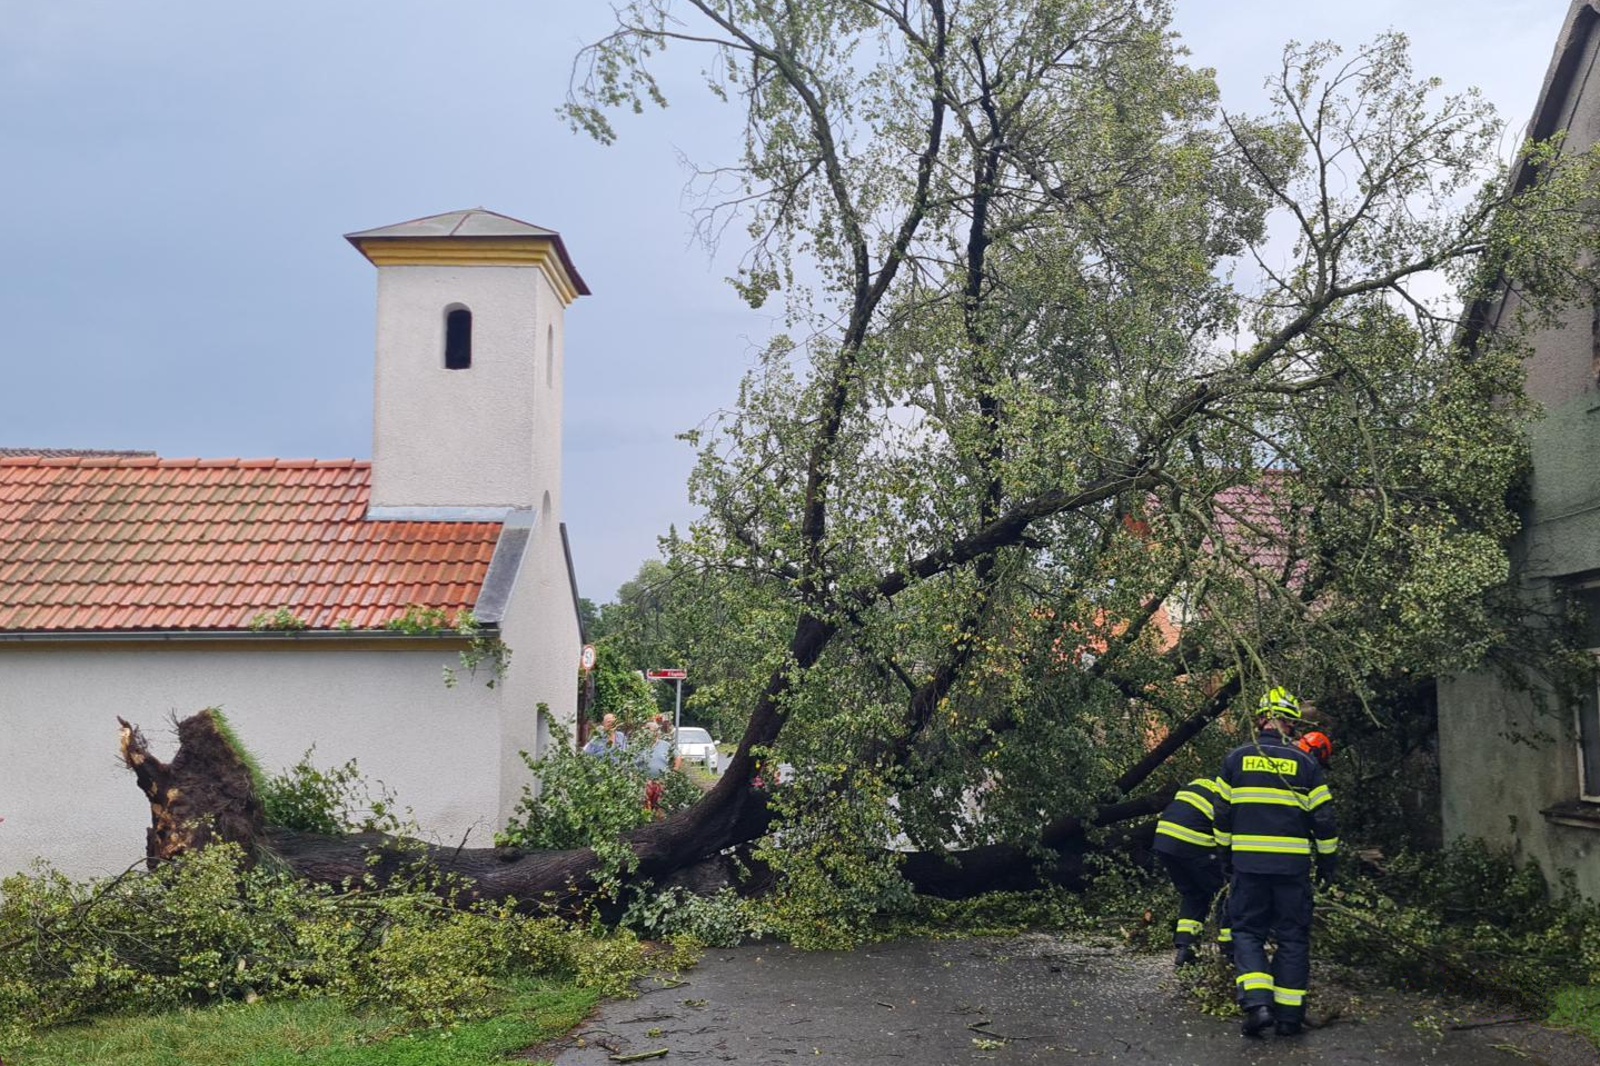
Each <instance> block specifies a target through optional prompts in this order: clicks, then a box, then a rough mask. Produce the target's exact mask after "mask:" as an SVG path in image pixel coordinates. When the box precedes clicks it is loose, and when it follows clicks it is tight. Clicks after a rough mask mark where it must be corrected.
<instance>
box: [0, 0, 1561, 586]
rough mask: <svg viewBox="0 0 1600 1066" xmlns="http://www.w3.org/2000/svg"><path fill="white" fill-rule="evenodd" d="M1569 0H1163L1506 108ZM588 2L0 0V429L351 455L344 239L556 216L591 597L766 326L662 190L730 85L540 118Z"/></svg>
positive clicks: (672, 517)
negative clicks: (1404, 64)
mask: <svg viewBox="0 0 1600 1066" xmlns="http://www.w3.org/2000/svg"><path fill="white" fill-rule="evenodd" d="M1566 9H1567V4H1566V2H1565V0H1538V2H1534V0H1492V2H1491V0H1450V2H1449V3H1446V2H1444V0H1392V2H1390V3H1379V2H1372V0H1344V2H1342V3H1323V4H1310V3H1297V2H1285V0H1177V12H1178V29H1179V30H1180V32H1181V33H1182V34H1183V36H1184V38H1185V40H1186V41H1187V43H1188V45H1189V47H1190V49H1191V50H1192V52H1193V61H1194V62H1195V63H1196V64H1198V65H1204V66H1213V67H1215V68H1217V70H1218V77H1219V80H1220V81H1221V83H1222V87H1223V94H1224V102H1225V104H1227V105H1228V106H1229V107H1231V108H1233V109H1236V110H1246V111H1248V110H1255V109H1258V108H1259V106H1260V103H1261V96H1260V85H1261V82H1262V79H1263V77H1264V76H1265V75H1266V73H1267V72H1268V71H1269V70H1270V69H1271V68H1272V66H1273V65H1274V64H1275V62H1276V61H1277V58H1278V54H1279V52H1280V50H1281V48H1282V45H1283V43H1284V42H1285V41H1287V40H1289V39H1291V38H1295V39H1300V40H1314V39H1323V38H1330V39H1333V40H1336V41H1339V42H1341V43H1345V44H1349V45H1354V44H1358V43H1360V42H1361V41H1364V40H1367V39H1369V38H1371V37H1372V36H1373V35H1374V34H1376V33H1378V32H1381V31H1382V30H1384V29H1389V28H1393V29H1398V30H1401V31H1404V32H1405V33H1407V34H1408V35H1409V36H1410V37H1411V38H1412V42H1413V46H1414V57H1415V60H1416V66H1417V69H1418V71H1419V72H1421V73H1430V74H1437V75H1438V76H1440V77H1442V78H1444V79H1445V81H1446V83H1447V85H1449V86H1451V87H1465V86H1467V85H1478V86H1479V87H1481V88H1482V89H1483V90H1484V91H1485V93H1486V94H1487V95H1488V97H1489V99H1490V100H1492V101H1493V102H1494V103H1495V104H1496V105H1497V106H1498V107H1499V108H1500V109H1501V111H1502V112H1503V114H1504V115H1505V116H1506V118H1507V119H1508V120H1509V121H1510V124H1511V126H1512V128H1513V130H1514V131H1520V130H1521V129H1522V127H1523V126H1524V124H1525V123H1526V121H1527V119H1528V116H1529V114H1530V112H1531V110H1532V107H1533V103H1534V98H1535V95H1536V93H1537V91H1538V87H1539V84H1540V81H1541V80H1542V78H1543V76H1544V71H1545V67H1546V65H1547V63H1548V62H1549V58H1550V53H1551V50H1552V48H1553V46H1554V43H1555V37H1556V34H1557V32H1558V30H1559V28H1560V24H1561V21H1562V18H1563V17H1564V15H1565V13H1566ZM608 25H609V7H608V5H607V4H606V3H604V2H602V0H567V2H558V0H452V2H449V3H443V2H432V3H429V2H423V0H337V2H329V0H273V2H271V3H257V4H227V3H217V2H215V0H0V26H3V27H4V29H3V30H0V202H3V203H4V204H5V210H6V213H7V216H8V217H7V221H6V223H5V224H4V226H3V228H0V232H3V234H4V236H3V237H0V321H4V322H5V323H6V324H7V330H6V331H5V335H4V340H3V341H0V361H3V365H4V385H3V387H0V447H17V446H29V447H79V448H87V447H94V448H140V449H151V450H155V451H157V452H159V453H160V454H162V455H164V456H168V457H185V456H196V455H198V456H207V457H221V456H242V457H251V458H256V457H268V456H279V457H283V458H326V459H334V458H347V457H357V458H363V457H366V456H369V455H370V454H371V418H372V380H371V375H372V344H373V337H372V332H373V301H374V279H373V268H372V267H371V266H369V265H368V264H367V263H366V261H365V260H363V259H362V258H361V257H360V256H359V255H358V254H357V253H356V252H355V251H354V250H353V249H352V248H350V247H349V246H348V245H347V244H346V243H345V242H344V241H343V240H342V239H341V234H343V233H347V232H350V231H354V230H359V229H367V228H370V227H374V226H381V225H386V224H388V223H392V222H399V221H403V220H405V219H409V218H415V217H418V216H420V215H428V214H435V213H438V212H443V211H450V210H455V209H458V208H463V207H472V206H479V205H481V206H483V207H487V208H489V209H491V210H495V211H499V212H502V213H504V214H508V215H512V216H515V217H517V218H521V219H524V220H526V221H529V222H533V223H536V224H538V225H541V226H546V227H549V228H551V229H555V230H559V231H560V232H561V233H562V235H563V237H564V239H565V240H566V242H567V247H568V249H569V250H570V251H571V253H572V256H573V259H574V261H575V263H576V264H577V266H578V269H579V270H580V271H581V272H582V273H583V276H584V278H585V280H586V281H587V282H588V283H589V286H590V288H591V289H592V290H593V291H594V295H593V296H592V297H589V298H587V299H584V300H580V301H579V302H578V303H577V304H575V305H574V306H573V307H572V308H570V309H569V310H568V313H567V408H566V410H567V425H566V516H565V517H566V520H567V523H568V526H569V528H570V531H571V534H572V541H573V553H574V556H575V561H576V563H577V567H578V579H579V584H580V587H581V589H582V591H583V594H584V595H586V596H589V597H590V598H592V599H594V600H596V601H597V602H604V601H605V600H608V599H610V598H611V597H612V595H613V593H614V592H615V589H616V587H617V585H618V584H619V583H621V582H622V581H625V580H627V579H628V578H629V577H631V576H632V575H633V573H634V572H635V570H637V568H638V565H639V563H640V562H641V561H642V560H643V559H645V558H649V557H652V556H654V555H655V552H656V537H657V536H659V535H660V534H661V533H663V532H664V531H665V530H666V528H667V526H668V525H669V523H674V522H676V523H678V524H680V525H683V524H685V523H686V522H687V521H688V519H689V518H690V517H691V516H692V512H691V510H690V508H689V505H688V503H687V500H686V497H685V492H684V482H685V478H686V476H687V473H688V470H689V467H690V465H691V462H692V458H693V457H692V454H691V452H690V450H689V448H688V447H687V445H684V444H681V443H679V442H678V441H676V440H675V439H674V435H675V434H676V433H678V432H680V431H682V430H684V429H686V428H690V427H692V426H695V425H697V424H699V423H700V422H701V421H702V420H703V419H704V418H705V417H706V416H707V415H708V414H710V413H711V412H713V411H714V410H716V409H717V408H719V407H722V406H725V405H727V404H728V403H730V402H731V401H732V399H733V396H734V394H735V389H736V386H737V383H738V380H739V377H740V375H741V373H742V372H743V371H744V369H745V368H746V367H747V366H748V365H749V363H750V360H751V353H752V350H753V345H754V344H755V343H756V342H758V340H759V339H760V338H763V337H765V336H766V335H767V334H768V333H769V332H770V331H771V329H772V322H771V319H770V317H769V315H767V314H764V313H757V312H752V311H751V310H749V308H747V307H746V306H745V305H744V304H743V303H741V302H740V301H739V300H738V299H737V298H736V297H735V296H734V295H733V294H732V293H731V291H730V290H728V288H727V286H726V285H725V284H724V283H723V282H722V280H721V279H722V278H723V277H724V276H726V275H727V274H728V273H729V272H730V267H729V262H727V261H722V262H718V261H714V260H713V259H712V258H711V257H710V256H708V254H707V253H706V252H705V251H704V250H703V249H701V248H698V247H697V246H695V245H694V244H693V243H692V240H691V235H690V222H689V219H688V217H687V215H686V213H685V209H686V206H687V204H686V202H685V200H684V196H683V189H684V184H685V181H686V178H687V174H686V171H685V169H684V166H683V164H682V163H681V162H680V159H681V158H682V157H684V156H687V157H689V158H692V159H695V160H696V161H698V162H716V161H723V160H726V159H727V158H728V156H727V154H726V153H727V150H728V143H727V142H726V140H723V139H720V138H722V137H725V136H727V135H728V131H731V130H733V129H735V128H736V121H737V120H736V116H735V115H734V114H733V113H732V112H731V111H730V110H729V109H728V108H726V107H722V106H720V105H717V104H714V103H711V102H709V101H707V100H705V99H704V98H703V97H702V96H701V95H700V94H698V93H696V92H695V89H696V80H695V79H694V78H693V77H692V76H686V77H685V79H684V80H682V81H680V82H678V83H676V84H672V83H669V85H668V90H669V94H670V95H671V96H672V100H673V106H672V107H671V108H670V109H669V110H668V111H667V112H665V113H664V114H654V115H647V116H646V117H645V118H644V119H640V120H631V119H630V120H628V121H625V122H622V123H621V129H622V140H621V143H620V144H618V145H616V146H613V147H610V148H602V147H600V146H598V145H595V144H594V143H592V142H590V141H588V140H587V139H584V138H581V137H579V136H577V135H574V134H572V133H570V132H568V131H567V129H566V127H565V126H564V125H563V124H562V123H561V122H560V121H559V120H558V119H557V118H556V117H555V115H554V109H555V107H556V106H557V105H558V104H559V103H560V102H561V99H562V97H563V94H564V92H565V88H566V83H567V75H568V71H569V69H570V63H571V58H572V55H573V53H574V52H575V51H576V50H577V48H578V47H579V46H580V45H581V44H582V43H584V42H586V41H588V40H590V39H592V38H594V37H596V36H598V35H599V34H600V33H602V32H603V31H604V30H605V29H606V27H607V26H608ZM684 58H686V59H687V58H688V57H687V56H685V57H684ZM696 69H698V67H697V66H696V65H695V64H694V63H692V62H690V63H687V64H686V65H685V71H686V75H692V74H693V71H694V70H696Z"/></svg>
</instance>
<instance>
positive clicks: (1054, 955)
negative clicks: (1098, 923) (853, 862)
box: [530, 934, 1600, 1066]
mask: <svg viewBox="0 0 1600 1066" xmlns="http://www.w3.org/2000/svg"><path fill="white" fill-rule="evenodd" d="M1323 1000H1324V1002H1323V1003H1321V1004H1320V1005H1319V1004H1318V1002H1317V988H1316V987H1315V985H1314V987H1313V989H1312V997H1311V999H1310V1000H1309V1001H1308V1002H1309V1004H1310V1009H1311V1014H1312V1017H1313V1019H1315V1018H1316V1017H1317V1016H1318V1014H1319V1012H1323V1011H1328V1010H1330V1009H1332V1008H1333V1006H1334V1004H1333V1003H1332V1002H1330V1001H1334V1000H1337V1006H1338V1008H1339V1010H1338V1015H1337V1017H1336V1018H1335V1019H1334V1020H1332V1021H1331V1022H1329V1023H1328V1024H1326V1025H1325V1026H1323V1027H1322V1028H1320V1029H1317V1030H1315V1031H1311V1032H1307V1033H1306V1034H1304V1035H1302V1036H1300V1037H1293V1038H1282V1037H1268V1038H1266V1039H1264V1040H1245V1039H1244V1038H1243V1037H1241V1036H1240V1035H1239V1031H1238V1027H1237V1022H1236V1021H1233V1020H1225V1019H1218V1018H1212V1017H1208V1016H1205V1015H1203V1014H1201V1013H1200V1012H1199V1011H1198V1010H1197V1009H1196V1008H1195V1005H1194V1000H1193V999H1192V998H1190V997H1189V996H1187V995H1186V994H1185V993H1183V992H1182V991H1181V990H1180V989H1179V988H1178V986H1177V984H1176V982H1175V980H1174V978H1173V976H1172V972H1171V964H1170V960H1169V959H1168V958H1167V957H1165V956H1134V955H1129V954H1126V953H1124V952H1122V951H1119V950H1117V949H1115V948H1113V947H1107V946H1095V945H1091V944H1086V943H1082V942H1078V941H1074V940H1068V939H1063V938H1059V937H1054V936H1048V935H1042V934H1032V935H1027V936H1022V937H1016V938H1010V939H1003V940H997V939H983V940H946V941H903V942H898V943H894V944H886V945H879V946H875V947H871V948H864V949H861V950H859V951H855V952H802V951H795V950H793V949H791V948H787V947H783V946H779V945H753V946H747V947H741V948H735V949H731V950H711V951H708V952H707V953H706V956H705V958H704V960H703V961H702V962H701V963H700V964H699V965H698V966H697V967H696V968H695V969H694V970H692V971H690V972H689V973H688V974H687V975H686V980H685V983H683V984H679V985H668V986H663V985H661V984H654V985H651V986H649V987H647V988H646V989H645V990H644V991H643V993H642V994H641V995H640V997H639V998H637V999H633V1000H622V1001H616V1002H611V1003H608V1004H605V1005H603V1006H602V1007H601V1008H600V1009H599V1010H598V1011H597V1013H596V1014H595V1015H594V1016H593V1017H592V1018H590V1019H589V1021H588V1022H587V1023H586V1024H585V1025H584V1026H583V1027H582V1028H580V1029H579V1030H578V1031H577V1032H576V1033H575V1034H574V1035H573V1036H572V1037H571V1038H569V1039H568V1040H567V1041H566V1042H565V1043H564V1044H563V1045H560V1046H556V1047H547V1048H544V1049H540V1050H539V1051H537V1052H535V1053H531V1054H530V1058H535V1059H547V1058H548V1059H553V1060H554V1062H555V1064H556V1066H611V1064H612V1063H614V1062H616V1061H618V1059H617V1058H614V1057H613V1056H617V1057H625V1056H630V1055H642V1054H644V1053H648V1052H653V1051H660V1050H662V1049H665V1050H666V1052H667V1053H666V1055H664V1056H662V1057H659V1058H649V1059H641V1060H638V1061H644V1062H651V1063H662V1064H664V1066H671V1064H672V1063H723V1062H733V1063H744V1064H748V1066H768V1064H773V1066H777V1064H781V1066H796V1064H800V1063H814V1062H815V1063H825V1062H833V1063H848V1064H850V1066H890V1064H892V1066H954V1064H964V1063H974V1064H998V1066H1007V1064H1019V1063H1042V1062H1048V1063H1079V1062H1083V1063H1118V1064H1126V1066H1254V1064H1261V1066H1267V1064H1271V1066H1301V1064H1307V1066H1309V1064H1330V1066H1331V1064H1341V1066H1343V1064H1361V1066H1414V1064H1418V1063H1441V1064H1449V1066H1517V1064H1522V1066H1529V1064H1531V1066H1600V1054H1597V1053H1596V1051H1595V1049H1594V1048H1593V1046H1592V1045H1590V1044H1588V1043H1587V1042H1586V1041H1583V1040H1581V1039H1579V1038H1577V1037H1573V1036H1569V1035H1566V1034H1560V1033H1553V1032H1550V1031H1548V1030H1545V1029H1542V1028H1540V1027H1537V1026H1531V1025H1527V1024H1503V1023H1501V1022H1500V1019H1499V1018H1497V1017H1496V1016H1494V1015H1492V1014H1488V1013H1485V1012H1479V1013H1474V1012H1473V1011H1472V1009H1471V1008H1470V1007H1464V1006H1462V1005H1459V1004H1457V1005H1455V1006H1443V1005H1441V1004H1440V1003H1438V1002H1437V1001H1433V1000H1427V999H1423V998H1420V997H1415V996H1407V995H1401V994H1397V993H1392V992H1386V991H1381V990H1372V989H1367V990H1361V991H1359V992H1357V993H1356V994H1355V995H1354V997H1352V995H1351V994H1350V992H1349V991H1348V990H1332V989H1325V990H1324V993H1323ZM1418 1019H1421V1020H1422V1024H1420V1025H1419V1024H1416V1022H1417V1020H1418Z"/></svg>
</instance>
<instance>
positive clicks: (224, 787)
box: [117, 708, 266, 870]
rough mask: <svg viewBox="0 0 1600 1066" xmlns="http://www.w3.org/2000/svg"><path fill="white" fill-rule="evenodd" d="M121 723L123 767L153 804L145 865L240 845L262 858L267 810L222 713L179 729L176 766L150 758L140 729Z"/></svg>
mask: <svg viewBox="0 0 1600 1066" xmlns="http://www.w3.org/2000/svg"><path fill="white" fill-rule="evenodd" d="M117 722H118V723H119V724H120V725H121V727H122V733H121V748H122V761H123V763H124V764H126V765H127V767H128V769H130V770H132V771H133V774H134V777H135V778H136V779H137V780H138V782H139V788H140V789H141V790H142V791H143V792H144V794H145V796H146V798H148V799H149V801H150V828H149V829H147V830H146V831H145V863H146V864H147V865H148V866H149V867H150V868H151V869H152V870H153V869H155V868H156V867H157V866H158V865H160V864H161V863H162V862H165V861H167V860H169V859H173V858H176V857H177V856H179V855H182V854H184V853H185V852H188V851H198V850H199V849H201V848H203V847H205V846H206V845H208V844H212V843H215V842H217V841H227V842H230V843H234V844H238V845H239V846H240V847H241V848H242V849H244V853H245V855H246V857H247V858H251V859H253V858H254V857H255V855H256V853H257V848H258V846H259V844H260V841H261V838H262V835H263V834H264V833H265V831H266V811H265V808H263V806H262V804H261V798H260V796H258V795H257V794H256V786H255V777H254V775H253V774H252V773H251V770H250V767H249V766H248V765H247V764H246V763H245V761H244V759H243V758H242V757H241V756H240V754H239V752H238V751H237V750H236V749H235V747H234V744H233V742H232V740H231V739H230V737H229V735H228V731H227V728H226V726H225V725H224V723H223V720H222V717H221V714H220V712H218V711H217V710H215V709H214V708H211V709H207V710H204V711H201V712H200V713H199V714H195V715H191V716H189V717H188V718H185V719H183V720H182V721H181V722H179V723H178V752H177V754H176V755H174V756H173V757H172V762H170V763H164V762H162V761H161V760H160V759H158V758H156V757H155V756H154V755H152V754H151V753H150V747H149V745H148V744H147V743H146V741H145V738H144V733H143V732H141V731H140V730H139V727H138V726H135V725H130V724H129V723H128V722H127V721H126V720H124V719H122V718H118V719H117Z"/></svg>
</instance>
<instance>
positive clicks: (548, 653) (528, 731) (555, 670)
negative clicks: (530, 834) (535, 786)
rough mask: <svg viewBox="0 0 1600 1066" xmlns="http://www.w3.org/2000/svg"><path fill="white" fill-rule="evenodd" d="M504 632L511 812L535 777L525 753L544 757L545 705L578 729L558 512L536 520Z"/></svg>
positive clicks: (573, 640) (575, 640) (506, 795)
mask: <svg viewBox="0 0 1600 1066" xmlns="http://www.w3.org/2000/svg"><path fill="white" fill-rule="evenodd" d="M552 511H553V508H552ZM500 631H501V636H502V638H503V639H504V640H505V642H506V645H507V646H508V647H510V649H511V669H510V670H509V671H508V672H507V674H506V678H505V680H504V681H503V682H502V688H503V699H504V703H503V706H502V715H503V717H502V720H501V731H500V737H501V743H502V754H501V759H502V762H501V773H500V780H501V789H502V791H501V793H500V803H501V809H502V810H504V811H505V812H506V813H507V815H508V816H509V814H510V812H511V811H512V810H514V809H515V807H516V804H517V802H518V801H519V800H520V799H521V797H522V789H523V786H524V784H526V783H527V782H528V781H529V780H530V778H529V777H528V775H527V773H526V764H525V763H524V762H523V761H522V759H521V757H520V756H519V755H518V752H521V751H526V752H529V753H530V754H533V755H534V756H535V757H537V756H538V755H541V754H543V753H544V751H545V746H546V743H547V740H548V737H547V730H545V729H542V728H540V725H539V721H538V706H539V704H540V703H543V704H545V705H546V706H547V707H548V708H549V709H550V714H551V716H552V717H553V718H554V719H555V720H556V721H557V722H558V723H559V724H560V726H561V728H562V729H563V730H564V731H565V732H566V733H567V734H568V735H569V736H570V735H572V734H574V733H575V732H576V727H577V701H578V655H579V653H580V652H581V651H582V641H581V640H580V638H579V635H578V617H577V611H576V609H575V608H574V607H573V603H572V587H571V583H570V582H569V580H568V577H567V563H566V555H565V553H564V552H563V550H562V547H561V530H560V527H559V526H558V525H557V523H556V520H555V517H554V514H553V513H551V514H544V513H541V514H540V515H539V517H538V518H537V519H536V521H535V522H534V526H533V532H532V534H531V535H530V537H529V540H528V546H527V550H526V553H525V555H524V556H523V563H522V571H521V573H519V574H518V575H517V583H516V589H515V591H514V593H513V594H512V597H511V601H510V603H508V604H507V607H506V614H505V618H504V620H503V621H502V622H501V625H500Z"/></svg>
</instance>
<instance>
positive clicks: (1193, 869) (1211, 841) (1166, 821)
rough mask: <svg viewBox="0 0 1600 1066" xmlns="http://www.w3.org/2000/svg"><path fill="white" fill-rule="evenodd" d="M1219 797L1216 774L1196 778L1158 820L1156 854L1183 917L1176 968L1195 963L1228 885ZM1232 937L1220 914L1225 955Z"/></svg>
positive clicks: (1175, 943)
mask: <svg viewBox="0 0 1600 1066" xmlns="http://www.w3.org/2000/svg"><path fill="white" fill-rule="evenodd" d="M1220 795H1221V787H1220V786H1219V785H1218V784H1217V782H1216V779H1215V778H1210V777H1199V778H1196V779H1195V780H1193V781H1190V782H1189V783H1188V784H1187V785H1184V786H1183V787H1182V788H1180V789H1179V790H1178V794H1177V795H1175V796H1174V797H1173V798H1172V802H1171V803H1169V804H1167V808H1166V810H1164V811H1162V812H1161V819H1160V820H1159V821H1158V822H1156V841H1155V845H1154V848H1155V853H1156V855H1157V857H1159V858H1160V859H1161V865H1163V866H1165V867H1166V869H1167V876H1168V877H1170V878H1172V887H1173V888H1175V889H1177V890H1178V921H1177V925H1176V926H1175V928H1174V929H1173V933H1172V946H1173V948H1175V949H1176V952H1177V954H1176V956H1175V958H1174V960H1173V965H1174V966H1187V965H1189V964H1190V963H1192V962H1194V961H1195V959H1196V957H1197V956H1196V954H1195V944H1196V943H1197V942H1198V940H1199V939H1200V934H1201V933H1202V932H1204V930H1205V926H1206V918H1207V917H1208V916H1209V915H1210V914H1211V909H1212V904H1214V903H1215V902H1216V900H1217V897H1218V895H1219V894H1220V893H1221V892H1222V886H1223V885H1224V884H1226V883H1227V878H1226V876H1225V875H1224V873H1223V867H1224V863H1223V849H1221V848H1219V847H1218V846H1217V840H1216V835H1215V833H1214V829H1215V820H1216V800H1217V798H1218V797H1219V796H1220ZM1232 941H1233V936H1232V932H1231V930H1230V929H1229V928H1228V921H1227V918H1226V917H1225V916H1223V915H1220V914H1219V915H1218V930H1217V943H1218V944H1219V945H1221V947H1222V952H1223V954H1224V955H1231V953H1232V951H1233V942H1232Z"/></svg>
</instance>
